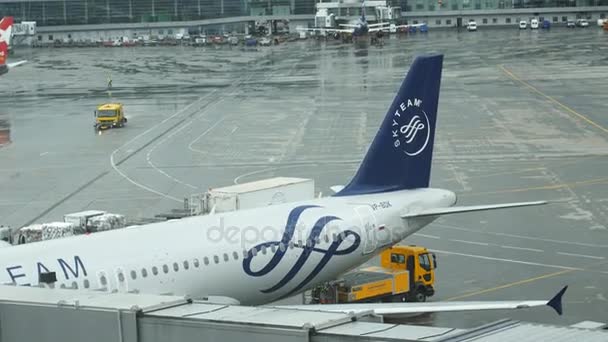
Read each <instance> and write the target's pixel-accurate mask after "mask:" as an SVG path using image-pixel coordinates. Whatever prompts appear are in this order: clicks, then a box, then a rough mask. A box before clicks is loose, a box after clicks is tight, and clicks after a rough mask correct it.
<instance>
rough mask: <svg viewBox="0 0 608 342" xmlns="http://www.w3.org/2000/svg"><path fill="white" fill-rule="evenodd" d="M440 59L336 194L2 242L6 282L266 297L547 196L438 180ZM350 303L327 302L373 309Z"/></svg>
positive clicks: (411, 77) (433, 306)
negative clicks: (437, 183) (525, 196)
mask: <svg viewBox="0 0 608 342" xmlns="http://www.w3.org/2000/svg"><path fill="white" fill-rule="evenodd" d="M442 64H443V55H427V56H419V57H417V58H416V59H415V60H414V62H413V64H412V66H411V68H410V70H409V72H408V74H407V76H406V77H405V80H404V81H403V83H402V85H401V87H400V89H399V91H398V93H397V95H396V97H395V99H394V101H393V103H392V105H391V106H390V107H389V110H388V112H387V114H386V116H385V117H384V119H383V121H382V123H381V125H380V128H379V130H378V132H377V134H376V136H375V138H374V139H373V141H372V144H371V145H370V147H369V150H368V151H367V154H366V155H365V157H364V159H363V161H362V163H361V165H360V167H359V169H358V170H357V172H356V173H355V175H354V177H353V178H352V180H351V181H350V182H349V183H348V184H347V185H346V186H344V187H342V188H340V189H339V191H338V192H337V193H335V194H333V196H330V197H324V198H316V199H311V200H307V201H302V202H293V203H285V204H277V205H273V206H268V207H262V208H256V209H250V210H240V211H234V212H227V213H213V214H210V215H204V216H195V217H188V218H183V219H180V220H172V221H166V222H160V223H152V224H147V225H142V226H132V227H127V228H124V229H120V230H113V231H107V232H101V233H96V234H91V235H80V236H74V237H67V238H63V239H56V240H46V241H42V242H36V243H31V244H24V245H19V246H13V247H9V248H1V249H0V284H3V285H9V284H10V285H31V286H43V287H50V288H71V289H78V290H94V289H96V290H103V291H108V292H111V291H118V292H138V293H147V294H173V295H187V296H190V297H191V298H215V299H214V300H217V301H222V302H227V303H232V304H240V305H268V304H270V303H272V302H274V301H276V300H278V299H281V298H285V297H288V296H292V295H295V294H298V293H301V292H303V291H305V290H307V289H309V288H311V287H313V286H315V285H317V284H320V283H323V282H326V281H329V280H332V279H336V278H337V277H338V276H339V275H341V274H343V273H345V272H346V271H348V270H351V269H353V268H355V267H357V266H359V265H361V264H363V263H364V262H366V261H368V260H370V259H371V258H372V257H374V256H375V255H377V254H379V253H380V252H381V251H382V250H384V249H385V248H388V247H389V246H392V245H394V244H396V243H398V242H400V241H402V240H403V239H405V238H406V237H408V236H410V235H412V234H413V233H415V232H417V231H418V230H420V229H421V228H422V227H424V226H426V225H428V224H429V223H431V222H433V221H434V220H435V219H437V218H438V217H439V216H442V215H451V214H458V213H468V212H475V211H481V210H493V209H502V208H515V207H526V206H535V205H541V204H545V203H546V202H544V201H535V202H517V203H502V204H489V205H487V204H484V205H474V206H455V204H456V200H457V197H456V194H455V193H454V192H452V191H449V190H444V189H438V188H431V187H429V182H430V172H431V160H432V153H433V142H434V136H435V124H436V117H437V105H438V99H439V87H440V79H441V71H442ZM564 291H565V288H564V289H563V290H562V291H560V292H559V293H558V295H556V296H555V297H554V298H553V299H551V300H549V301H546V300H541V301H489V302H481V303H480V302H472V303H473V304H467V303H466V302H450V303H445V305H443V304H442V303H389V304H390V307H389V308H387V307H386V305H385V304H383V305H382V306H379V307H377V308H376V312H377V313H386V314H389V315H390V314H399V313H411V312H440V311H454V310H460V311H467V310H484V309H518V308H527V307H533V306H540V305H550V306H551V307H554V308H555V310H556V311H558V312H559V313H561V296H562V295H563V292H564ZM349 305H354V306H348V309H345V308H344V307H332V306H331V305H328V306H323V307H322V308H321V309H320V310H338V311H340V310H342V311H344V310H346V311H347V312H350V311H356V310H363V309H365V310H369V307H365V308H362V307H359V309H357V308H358V307H357V305H364V304H349ZM365 305H366V304H365ZM458 305H459V306H458ZM309 308H311V309H317V310H319V308H314V307H309Z"/></svg>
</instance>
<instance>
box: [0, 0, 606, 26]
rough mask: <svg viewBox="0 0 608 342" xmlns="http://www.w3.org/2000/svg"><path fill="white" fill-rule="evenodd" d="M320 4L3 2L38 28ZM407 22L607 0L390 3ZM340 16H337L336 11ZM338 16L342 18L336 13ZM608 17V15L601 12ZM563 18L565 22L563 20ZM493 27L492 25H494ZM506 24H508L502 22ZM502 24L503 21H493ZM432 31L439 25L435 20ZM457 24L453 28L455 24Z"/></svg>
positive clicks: (578, 8)
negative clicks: (409, 18) (412, 19)
mask: <svg viewBox="0 0 608 342" xmlns="http://www.w3.org/2000/svg"><path fill="white" fill-rule="evenodd" d="M316 2H317V0H0V16H5V15H11V16H14V17H15V20H16V22H20V21H36V22H37V25H38V26H56V25H86V24H115V23H150V22H179V21H193V20H204V19H217V18H231V17H242V16H253V17H255V16H285V17H286V18H288V17H289V16H293V15H309V16H311V17H312V16H313V15H314V14H315V5H316ZM320 2H323V3H335V8H344V7H356V6H358V2H357V1H348V0H330V1H328V0H321V1H320ZM387 2H388V5H389V6H395V7H400V9H401V11H402V13H403V17H413V16H417V17H420V19H423V18H424V17H433V18H434V17H439V16H443V17H445V16H455V15H464V16H466V15H478V14H481V13H484V12H492V13H496V14H504V13H535V12H538V13H543V12H580V13H581V14H582V15H585V13H588V12H606V8H608V0H389V1H387ZM337 12H338V11H337ZM337 14H339V13H337ZM603 15H605V13H603ZM560 19H561V18H560ZM490 23H491V22H489V23H488V24H490ZM503 23H504V22H503ZM494 24H499V22H494ZM429 25H431V26H434V25H436V22H434V21H431V22H429ZM454 25H455V23H454Z"/></svg>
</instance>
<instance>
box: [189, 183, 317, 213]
mask: <svg viewBox="0 0 608 342" xmlns="http://www.w3.org/2000/svg"><path fill="white" fill-rule="evenodd" d="M314 197H315V182H314V180H312V179H307V178H291V177H276V178H269V179H264V180H261V181H257V182H250V183H243V184H237V185H232V186H227V187H224V188H217V189H210V190H209V191H208V192H207V193H206V194H205V198H204V202H203V203H202V210H199V212H198V213H197V214H200V213H203V214H205V213H209V212H211V211H212V210H215V212H217V213H221V212H227V211H234V210H242V209H251V208H259V207H266V206H269V205H274V204H281V203H288V202H296V201H305V200H310V199H313V198H314ZM214 208H215V209H214Z"/></svg>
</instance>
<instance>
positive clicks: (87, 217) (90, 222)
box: [63, 210, 127, 233]
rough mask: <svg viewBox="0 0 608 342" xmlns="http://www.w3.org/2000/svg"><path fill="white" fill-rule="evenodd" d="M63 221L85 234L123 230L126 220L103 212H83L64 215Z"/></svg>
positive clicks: (121, 216) (117, 215)
mask: <svg viewBox="0 0 608 342" xmlns="http://www.w3.org/2000/svg"><path fill="white" fill-rule="evenodd" d="M63 221H64V222H67V223H71V224H73V225H75V226H77V227H80V228H81V229H82V230H83V231H85V232H87V233H95V232H100V231H104V230H111V229H118V228H124V227H125V226H126V223H127V222H126V219H125V217H124V216H123V215H119V214H112V213H108V212H105V211H103V210H85V211H80V212H77V213H71V214H66V215H64V216H63Z"/></svg>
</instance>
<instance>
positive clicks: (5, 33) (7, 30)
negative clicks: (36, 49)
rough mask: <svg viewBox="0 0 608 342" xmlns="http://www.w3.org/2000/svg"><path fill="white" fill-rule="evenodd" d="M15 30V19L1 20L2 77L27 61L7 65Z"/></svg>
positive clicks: (0, 57)
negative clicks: (13, 30) (12, 35)
mask: <svg viewBox="0 0 608 342" xmlns="http://www.w3.org/2000/svg"><path fill="white" fill-rule="evenodd" d="M12 29H13V17H4V18H2V20H0V75H4V74H6V73H7V72H8V71H9V69H12V68H14V67H16V66H19V65H22V64H24V63H26V62H27V61H18V62H14V63H6V60H7V58H8V48H9V46H10V43H11V32H12Z"/></svg>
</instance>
